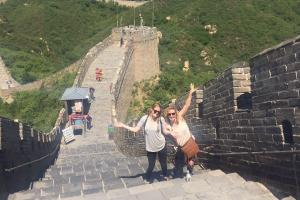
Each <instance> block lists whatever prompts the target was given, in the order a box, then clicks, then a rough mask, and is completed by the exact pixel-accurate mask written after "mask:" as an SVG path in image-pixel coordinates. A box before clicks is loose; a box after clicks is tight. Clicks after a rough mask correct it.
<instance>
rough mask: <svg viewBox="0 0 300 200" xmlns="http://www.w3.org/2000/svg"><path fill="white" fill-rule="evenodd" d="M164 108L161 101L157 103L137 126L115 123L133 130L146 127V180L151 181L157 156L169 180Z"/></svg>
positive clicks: (164, 176)
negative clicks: (164, 133)
mask: <svg viewBox="0 0 300 200" xmlns="http://www.w3.org/2000/svg"><path fill="white" fill-rule="evenodd" d="M161 112H162V108H161V105H160V104H159V103H155V104H153V105H152V106H151V108H150V109H149V111H148V115H144V116H143V117H141V119H140V120H139V122H138V123H137V125H136V126H135V127H131V126H128V125H126V124H123V123H121V122H117V123H116V124H115V126H116V127H121V128H125V129H128V130H129V131H132V132H135V133H136V132H138V131H140V130H141V129H144V134H145V143H146V151H147V158H148V169H147V172H146V177H145V179H146V180H145V181H146V182H151V175H152V172H153V169H154V166H155V161H156V156H158V159H159V163H160V166H161V169H162V174H163V179H164V180H168V176H167V148H166V145H165V144H166V140H165V137H164V135H163V130H162V127H163V126H165V120H164V118H163V117H161Z"/></svg>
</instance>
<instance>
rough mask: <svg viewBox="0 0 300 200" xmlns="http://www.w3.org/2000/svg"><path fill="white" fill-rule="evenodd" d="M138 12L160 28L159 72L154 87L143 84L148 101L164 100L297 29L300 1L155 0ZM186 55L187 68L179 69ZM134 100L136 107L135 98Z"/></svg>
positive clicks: (298, 29)
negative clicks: (160, 68) (158, 78)
mask: <svg viewBox="0 0 300 200" xmlns="http://www.w3.org/2000/svg"><path fill="white" fill-rule="evenodd" d="M153 8H154V9H153ZM136 11H137V10H136ZM140 11H141V13H142V15H143V18H144V21H145V23H146V24H147V25H151V24H152V13H153V14H154V26H156V27H158V29H159V30H160V31H161V32H162V39H161V41H160V63H161V67H162V70H163V73H162V74H161V76H160V81H159V84H158V85H157V86H156V87H149V83H147V84H145V86H146V87H145V89H146V91H147V93H148V94H149V96H150V97H149V98H147V100H146V104H147V105H149V104H151V103H152V102H153V101H157V100H160V101H162V103H163V104H165V103H166V102H167V101H169V99H170V98H175V97H176V96H177V95H179V94H182V93H183V92H185V91H187V88H188V85H189V83H190V82H195V83H197V84H203V83H204V82H206V81H207V80H209V79H211V78H213V77H215V76H216V75H217V74H218V73H220V72H222V71H223V70H224V69H225V68H227V67H228V66H230V65H231V64H234V63H235V62H238V61H242V60H248V59H249V58H250V57H252V56H254V55H255V54H257V53H259V52H260V51H262V50H264V49H266V48H269V47H271V46H273V45H276V44H278V43H280V42H282V41H284V40H286V39H289V38H291V37H295V36H296V35H299V33H300V1H295V0H285V1H281V0H264V1H259V0H242V1H241V0H189V1H186V0H160V1H154V5H153V4H152V3H149V4H148V5H147V6H145V7H143V8H141V9H140ZM153 11H154V12H153ZM186 60H188V61H189V63H190V71H189V72H187V73H184V72H183V71H182V68H183V66H184V61H186ZM150 85H151V84H150ZM144 102H145V101H144ZM133 104H134V105H135V106H136V107H137V109H136V110H138V109H140V108H139V107H140V105H141V104H140V103H138V102H137V101H134V102H133ZM136 110H135V112H136Z"/></svg>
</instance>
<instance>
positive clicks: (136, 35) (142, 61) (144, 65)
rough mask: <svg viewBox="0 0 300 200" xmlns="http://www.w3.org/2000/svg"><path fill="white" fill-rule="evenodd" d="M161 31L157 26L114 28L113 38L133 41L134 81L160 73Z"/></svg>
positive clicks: (132, 64) (120, 40)
mask: <svg viewBox="0 0 300 200" xmlns="http://www.w3.org/2000/svg"><path fill="white" fill-rule="evenodd" d="M160 35H161V33H160V32H159V31H157V29H156V28H155V27H148V26H126V27H119V28H114V29H113V30H112V40H113V41H116V42H120V44H121V43H123V44H124V45H126V44H128V43H131V44H132V48H133V56H132V61H131V66H132V67H133V68H134V81H142V80H144V79H149V78H151V77H153V76H155V75H158V74H159V73H160V66H159V57H158V44H159V38H160Z"/></svg>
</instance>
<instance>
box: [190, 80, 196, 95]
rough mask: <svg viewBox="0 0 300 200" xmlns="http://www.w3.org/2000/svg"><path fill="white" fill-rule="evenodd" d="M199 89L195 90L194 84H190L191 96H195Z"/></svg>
mask: <svg viewBox="0 0 300 200" xmlns="http://www.w3.org/2000/svg"><path fill="white" fill-rule="evenodd" d="M196 90H197V89H196V88H195V85H194V83H191V84H190V94H193V93H194V92H195V91H196Z"/></svg>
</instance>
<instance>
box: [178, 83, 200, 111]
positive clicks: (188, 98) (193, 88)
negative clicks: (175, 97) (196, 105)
mask: <svg viewBox="0 0 300 200" xmlns="http://www.w3.org/2000/svg"><path fill="white" fill-rule="evenodd" d="M195 91H196V89H195V86H194V84H193V83H191V84H190V92H189V94H188V97H187V98H186V100H185V103H184V106H183V108H182V109H181V110H180V111H179V113H178V114H179V115H180V116H184V115H185V114H186V112H187V111H188V109H189V107H190V105H191V102H192V94H193V93H194V92H195Z"/></svg>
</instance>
